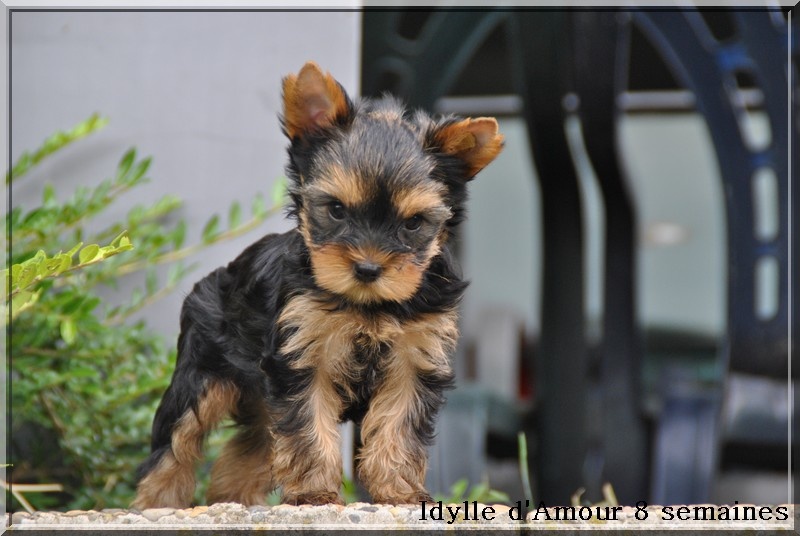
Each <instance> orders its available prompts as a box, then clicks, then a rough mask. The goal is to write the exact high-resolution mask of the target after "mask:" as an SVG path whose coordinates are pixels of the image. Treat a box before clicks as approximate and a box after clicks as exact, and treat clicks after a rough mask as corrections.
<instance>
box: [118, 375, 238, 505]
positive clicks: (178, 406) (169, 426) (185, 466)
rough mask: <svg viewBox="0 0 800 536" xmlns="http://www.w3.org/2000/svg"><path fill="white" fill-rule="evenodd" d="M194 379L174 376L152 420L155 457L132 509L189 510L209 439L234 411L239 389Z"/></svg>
mask: <svg viewBox="0 0 800 536" xmlns="http://www.w3.org/2000/svg"><path fill="white" fill-rule="evenodd" d="M192 379H194V380H195V382H191V381H187V378H180V376H179V375H177V374H176V377H173V381H172V385H170V387H169V389H168V390H167V392H166V394H165V395H164V398H163V400H162V401H161V405H160V406H159V408H158V411H157V412H156V417H155V420H154V422H153V442H152V453H151V454H150V456H149V457H148V458H147V460H145V462H144V463H143V464H142V465H141V467H140V468H139V475H138V476H139V484H138V486H137V490H136V499H135V500H134V502H133V504H132V506H133V508H137V509H139V510H143V509H145V508H156V507H172V508H186V507H188V506H190V505H191V503H192V499H193V497H194V491H195V465H196V463H197V461H198V460H200V458H201V457H202V451H203V442H204V440H205V437H206V436H207V435H208V433H209V432H210V431H211V430H213V429H214V427H215V426H216V425H217V424H218V423H219V421H221V420H222V419H223V418H225V417H226V416H227V415H230V414H231V413H233V411H234V409H235V407H236V402H237V399H238V397H239V391H238V389H236V387H235V386H234V385H233V384H232V383H230V382H228V381H225V380H220V379H216V378H210V377H208V378H205V379H200V380H201V381H200V382H196V381H197V380H198V378H192ZM198 383H199V385H198Z"/></svg>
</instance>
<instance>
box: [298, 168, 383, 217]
mask: <svg viewBox="0 0 800 536" xmlns="http://www.w3.org/2000/svg"><path fill="white" fill-rule="evenodd" d="M309 188H312V189H316V190H320V191H322V192H324V193H326V194H328V195H330V196H331V197H334V198H336V199H338V200H339V201H341V202H342V204H344V205H345V206H346V207H348V208H352V207H357V206H358V205H362V204H365V203H368V202H369V196H370V193H371V192H370V191H369V188H368V185H367V183H366V181H364V180H362V179H360V178H359V177H357V176H355V175H353V174H352V173H348V172H347V171H345V170H344V169H342V168H341V167H339V166H329V167H328V168H327V169H326V170H325V171H324V172H323V174H322V175H321V176H320V177H319V178H318V179H317V180H316V181H315V182H314V183H313V184H312V185H311V186H310V187H309Z"/></svg>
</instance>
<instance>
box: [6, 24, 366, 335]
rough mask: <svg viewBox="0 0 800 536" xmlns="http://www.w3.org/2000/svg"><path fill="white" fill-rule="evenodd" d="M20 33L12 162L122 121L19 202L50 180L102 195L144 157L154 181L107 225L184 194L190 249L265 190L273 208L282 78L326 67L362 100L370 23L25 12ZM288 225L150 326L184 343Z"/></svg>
mask: <svg viewBox="0 0 800 536" xmlns="http://www.w3.org/2000/svg"><path fill="white" fill-rule="evenodd" d="M11 32H12V40H11V46H12V48H11V61H12V70H11V91H12V95H11V115H12V118H11V121H12V129H11V143H12V147H11V149H12V151H11V152H12V154H11V158H12V160H16V159H17V158H18V156H19V155H20V153H21V152H22V151H23V150H31V149H35V148H36V147H38V146H39V145H40V144H41V142H42V141H43V140H44V139H45V138H46V137H47V136H49V135H50V134H51V133H53V132H54V131H55V130H57V129H67V128H70V127H72V126H73V125H75V124H77V123H78V122H80V121H81V120H83V119H86V118H87V117H89V116H90V115H91V114H92V113H94V112H99V113H100V114H102V115H103V116H106V117H108V118H109V119H110V123H109V124H108V126H106V128H105V129H104V130H102V131H101V132H100V133H97V134H94V135H92V136H91V137H90V138H88V139H85V140H82V141H80V142H78V143H77V144H75V145H73V146H71V147H69V148H67V149H65V150H64V151H63V152H62V153H59V154H57V155H55V156H53V157H52V158H50V159H48V160H46V161H45V162H43V163H42V165H41V166H40V167H39V168H36V169H35V170H34V171H33V172H32V173H31V174H30V176H28V177H26V178H25V179H24V180H21V181H20V184H18V185H15V187H14V188H13V190H12V202H13V204H14V205H15V206H16V205H19V204H21V205H23V206H28V207H30V205H31V203H34V202H37V201H38V199H39V198H40V195H41V194H40V192H41V189H42V187H43V185H44V183H45V182H46V181H50V182H52V183H53V184H54V186H55V187H56V190H57V192H58V193H59V195H61V196H64V197H66V196H68V195H70V194H71V192H72V191H73V190H74V188H75V187H76V186H77V185H81V184H97V183H98V182H100V181H101V180H103V179H105V178H107V177H109V176H111V175H112V174H113V173H114V171H115V169H116V165H117V163H118V161H119V159H120V157H121V156H122V154H123V153H124V152H125V151H126V150H127V149H128V148H129V147H131V146H136V147H137V148H138V150H139V154H140V155H151V156H152V157H153V164H152V166H151V168H150V172H149V176H150V177H151V178H152V179H153V180H152V182H151V183H150V184H148V185H146V186H144V187H140V188H137V189H135V190H133V191H132V192H130V193H128V194H126V195H125V196H124V199H123V200H121V201H120V202H119V203H120V205H119V206H116V205H115V206H114V207H113V210H112V211H110V212H111V213H109V214H107V215H105V216H104V217H103V218H102V219H101V221H100V223H103V222H105V223H109V222H111V221H114V220H116V219H117V218H118V217H120V216H121V215H123V214H124V211H125V210H126V208H127V207H129V206H131V205H133V204H136V203H147V202H152V201H155V200H156V199H158V198H159V197H160V196H162V195H164V194H167V193H170V194H175V195H177V196H178V197H180V198H181V199H183V200H184V201H185V204H184V206H183V208H182V209H181V210H180V216H181V217H184V218H186V219H187V220H188V223H189V226H190V232H189V234H188V237H189V240H188V241H189V242H192V241H196V240H197V239H198V238H199V235H200V231H201V229H202V226H203V225H204V223H205V222H206V221H207V220H208V218H209V217H210V216H211V215H212V213H214V212H220V213H221V215H222V219H223V221H225V220H226V215H227V210H228V207H229V206H230V203H231V202H233V201H234V200H240V201H241V202H242V205H243V208H244V209H245V214H249V212H248V211H249V207H250V202H251V199H252V198H253V196H254V195H255V193H256V192H264V193H265V195H266V197H267V199H269V193H270V191H271V189H272V185H273V183H274V181H275V180H276V179H277V178H278V177H280V176H281V175H283V167H284V163H285V147H286V144H287V141H286V139H285V138H284V137H283V135H282V134H281V132H280V126H279V123H278V118H277V116H278V113H279V110H280V105H281V103H280V91H281V89H280V82H281V77H282V76H284V75H286V74H288V73H291V72H297V71H298V70H299V69H300V67H301V66H302V65H303V63H304V62H305V61H306V60H309V59H313V60H315V61H316V62H318V63H319V64H320V65H321V66H322V67H323V68H324V69H327V70H329V71H330V72H331V73H332V74H333V75H334V76H335V77H336V78H337V79H338V80H339V81H340V82H341V83H342V84H343V85H344V86H345V88H346V89H347V90H348V92H350V93H351V94H356V93H357V90H358V86H359V72H360V46H361V43H360V39H361V37H360V35H361V30H360V14H359V13H357V12H250V13H240V12H216V13H215V12H206V13H203V12H63V13H57V12H51V13H47V12H16V13H13V14H12V15H11ZM288 227H289V224H288V222H286V221H283V218H282V216H279V217H276V218H274V219H273V220H271V221H269V222H267V223H266V224H264V225H263V226H262V227H261V228H260V229H258V230H256V231H254V232H252V233H250V234H249V235H247V236H245V237H242V238H240V239H237V240H235V241H231V242H227V243H225V244H219V245H217V246H215V247H213V248H212V249H210V250H206V251H204V252H203V253H202V254H201V255H199V256H197V257H196V258H192V259H190V261H191V262H197V264H198V268H197V269H196V270H195V271H194V272H193V274H191V275H190V276H189V277H188V278H187V280H186V281H185V282H184V284H183V285H182V287H181V289H179V292H176V293H175V294H173V295H172V296H171V297H169V298H167V299H166V300H164V301H162V302H159V304H158V305H157V306H155V307H150V308H149V309H148V310H146V311H144V312H143V314H144V316H145V317H147V318H148V321H149V323H150V325H151V326H153V327H154V328H156V329H158V330H160V331H162V332H163V333H165V334H168V335H174V334H175V333H177V330H178V311H179V308H180V303H181V301H182V299H183V295H185V293H187V292H188V291H189V290H190V289H191V286H192V284H193V283H194V281H195V280H197V279H199V278H200V277H201V276H203V275H205V274H206V273H207V272H209V271H211V270H213V269H214V268H216V267H218V266H220V265H223V264H226V263H227V262H229V261H230V260H232V259H233V258H234V257H235V256H236V255H237V254H238V253H239V252H240V251H241V250H242V249H244V248H245V247H246V246H247V245H248V244H250V243H251V242H253V241H255V240H256V239H257V238H258V237H259V236H261V235H263V234H266V233H267V232H273V231H283V230H285V229H287V228H288ZM67 247H69V246H67ZM121 291H122V292H130V285H123V287H122V288H121Z"/></svg>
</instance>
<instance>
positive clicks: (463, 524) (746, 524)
mask: <svg viewBox="0 0 800 536" xmlns="http://www.w3.org/2000/svg"><path fill="white" fill-rule="evenodd" d="M434 506H435V505H434ZM456 506H460V507H461V509H460V510H459V511H457V512H456V510H455V508H456ZM701 506H703V505H696V506H689V507H685V508H686V510H685V511H683V514H680V511H679V508H680V507H678V506H673V507H671V508H672V509H671V510H664V509H662V507H660V506H654V505H650V506H647V507H646V508H645V509H639V510H637V509H636V508H634V507H625V508H620V509H619V510H618V511H617V512H616V513H614V512H609V511H606V510H605V509H602V510H601V511H600V512H598V511H597V507H591V508H589V507H586V508H588V509H576V510H574V516H573V511H571V510H563V509H555V508H548V509H547V515H545V510H544V509H540V510H538V511H536V510H534V511H531V512H530V513H529V514H528V519H527V520H526V522H524V523H523V522H520V521H514V520H512V516H515V515H516V514H517V513H518V511H516V510H514V509H513V508H509V507H508V506H504V505H489V506H486V505H482V504H478V505H473V504H472V503H470V505H469V509H470V515H469V517H470V519H467V520H465V519H464V515H463V510H464V505H463V504H461V505H452V506H450V508H451V509H452V511H453V512H456V516H455V519H453V518H452V516H451V515H450V514H449V513H448V510H447V505H445V506H444V508H443V509H442V515H443V519H442V520H432V519H430V517H431V514H430V510H429V509H430V505H428V512H427V513H426V518H427V519H425V520H422V519H421V517H422V508H421V507H420V506H419V505H416V506H412V505H406V506H389V505H379V504H367V503H354V504H350V505H347V506H336V505H327V506H289V505H279V506H251V507H245V506H242V505H240V504H233V503H225V504H215V505H212V506H198V507H195V508H189V509H185V510H176V509H174V508H153V509H148V510H144V511H142V512H139V511H136V510H122V509H107V510H100V511H94V510H89V511H80V510H73V511H70V512H36V513H34V514H28V513H26V512H15V513H14V514H13V516H11V523H12V528H13V529H16V530H24V529H38V530H42V529H72V530H76V529H77V530H79V529H81V528H103V527H106V528H109V529H112V528H127V529H140V528H141V529H155V528H171V529H191V528H203V529H207V528H214V527H220V528H235V527H247V528H251V529H256V530H261V529H269V528H287V529H288V528H304V529H311V528H323V527H328V528H332V527H335V528H345V529H348V528H349V529H357V528H375V527H385V528H397V529H422V528H424V529H436V528H448V527H449V528H455V527H458V528H468V527H474V528H493V529H494V528H497V529H499V528H508V529H515V530H520V529H522V528H523V527H524V528H527V529H541V530H552V529H554V528H560V529H565V528H576V529H580V528H592V529H620V528H624V529H635V528H643V529H651V528H657V529H676V528H677V529H700V528H704V529H728V530H742V529H756V530H775V529H792V528H793V527H794V526H795V523H796V522H797V519H796V517H795V515H796V514H797V512H795V509H794V508H793V507H792V506H785V508H786V510H785V512H786V513H787V514H788V519H787V520H786V521H776V520H775V519H774V513H775V512H776V507H775V506H769V507H762V506H757V507H756V508H755V511H757V512H761V513H762V514H763V515H762V517H773V519H772V520H757V521H724V520H719V519H717V518H716V517H717V516H719V512H720V508H723V507H720V506H715V505H705V506H706V507H707V508H709V507H710V508H711V510H713V511H714V515H715V519H714V520H705V521H703V520H699V521H695V520H691V521H679V520H678V517H679V516H682V517H689V518H691V517H693V515H694V514H693V512H695V508H699V507H701ZM745 506H746V505H737V506H736V507H737V508H744V507H745ZM751 506H752V505H751ZM474 508H477V512H478V513H479V516H478V517H479V519H478V520H477V521H475V520H473V519H472V515H473V513H474V511H475V510H474ZM729 508H730V509H729V510H728V512H729V513H730V516H731V517H733V516H734V515H735V514H734V510H733V507H729ZM762 508H769V512H771V513H772V514H773V516H768V515H767V510H762ZM698 511H701V510H698ZM709 511H710V510H706V512H709ZM742 511H743V510H739V512H742ZM481 512H485V514H486V517H487V518H493V519H486V520H484V519H480V518H481V515H480V513H481ZM645 514H646V519H644V520H642V519H641V518H642V517H645ZM434 515H436V517H438V513H437V512H434ZM637 515H638V518H639V519H637ZM669 515H673V516H674V518H673V519H671V520H670V519H668V517H669ZM548 516H549V517H550V519H547V518H548ZM598 516H599V517H600V518H603V519H604V518H611V519H613V518H614V517H616V521H614V520H610V521H604V520H599V519H598ZM565 517H567V518H571V517H574V518H575V519H574V520H572V519H568V520H564V518H565ZM740 517H741V516H740ZM582 518H583V519H582ZM557 519H560V520H557ZM8 521H9V519H8V516H7V517H6V524H8ZM448 521H450V523H448Z"/></svg>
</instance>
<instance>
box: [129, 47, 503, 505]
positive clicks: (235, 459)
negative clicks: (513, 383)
mask: <svg viewBox="0 0 800 536" xmlns="http://www.w3.org/2000/svg"><path fill="white" fill-rule="evenodd" d="M281 119H282V126H283V131H284V133H285V134H286V136H287V137H288V138H289V140H290V142H291V145H290V146H289V149H288V153H289V162H288V165H287V168H286V171H287V175H288V177H289V179H290V186H289V195H290V199H291V203H290V209H289V212H290V215H291V216H293V217H294V218H295V219H296V221H297V226H296V228H295V229H293V230H291V231H289V232H287V233H285V234H281V235H277V234H271V235H267V236H265V237H264V238H262V239H261V240H259V241H258V242H256V243H255V244H253V245H252V246H250V247H248V248H247V249H246V250H245V251H244V252H243V253H242V254H241V255H240V256H239V257H238V258H237V259H236V260H234V261H233V262H232V263H230V264H229V265H228V266H227V267H224V268H219V269H217V270H216V271H214V272H212V273H211V274H209V275H208V276H207V277H205V278H204V279H203V280H201V281H200V282H199V283H197V284H196V285H195V287H194V289H193V290H192V292H191V294H189V296H188V297H187V298H186V300H185V302H184V305H183V309H182V312H181V333H180V336H179V338H178V360H177V365H176V368H175V372H174V375H173V377H172V382H171V384H170V386H169V388H168V389H167V391H166V393H165V394H164V398H163V399H162V401H161V404H160V406H159V408H158V411H157V412H156V415H155V419H154V423H153V435H152V453H151V454H150V456H149V457H148V458H147V460H146V461H145V462H144V463H143V464H142V465H141V466H140V468H139V471H138V487H137V496H136V499H135V501H134V504H133V506H134V507H136V508H139V509H144V508H152V507H177V508H183V507H188V506H190V505H191V503H192V501H193V497H194V492H195V466H196V463H197V462H198V461H199V460H200V459H201V457H202V446H203V441H204V439H205V436H206V435H207V434H208V433H209V431H211V430H212V429H213V428H214V427H215V426H216V425H217V423H219V421H220V420H222V419H223V418H225V417H227V416H230V417H232V418H233V419H234V421H235V422H236V425H237V427H238V431H237V434H236V435H235V436H234V437H233V438H232V439H231V441H230V442H229V443H228V444H227V445H226V446H225V447H224V450H223V451H222V453H221V455H220V456H219V458H218V459H217V460H216V462H215V464H214V466H213V468H212V470H211V483H210V487H209V489H208V494H207V501H208V503H214V502H239V503H242V504H246V505H251V504H260V503H263V502H264V500H265V496H266V494H267V493H268V492H269V491H271V490H273V489H275V488H277V487H280V489H281V492H282V499H283V501H284V502H286V503H289V504H324V503H341V502H342V498H341V496H340V494H339V489H340V487H341V482H342V459H341V454H340V438H339V431H338V430H339V429H338V426H337V425H338V424H339V423H341V422H343V421H347V420H353V421H355V422H356V423H358V424H360V430H361V443H362V447H361V449H360V452H359V453H358V457H357V463H358V477H359V479H360V480H361V482H362V483H363V485H364V486H365V488H366V489H367V490H368V491H369V493H370V495H371V496H372V499H373V501H374V502H376V503H391V504H399V503H416V502H418V501H422V500H430V495H429V494H428V492H427V491H426V490H425V487H424V481H425V472H426V466H427V454H426V447H427V446H428V445H430V443H431V440H432V436H433V430H434V420H435V417H436V414H437V412H438V410H439V408H440V407H441V405H442V403H443V402H444V398H443V392H444V390H445V389H447V388H448V387H450V386H451V384H452V383H453V372H452V369H451V367H450V364H449V356H450V354H451V353H452V351H453V349H454V347H455V344H456V339H457V337H458V329H457V311H456V309H457V305H458V303H459V300H460V298H461V296H462V294H463V292H464V289H465V287H466V283H464V282H463V281H462V280H461V278H460V276H459V272H458V269H457V267H456V266H455V264H454V261H453V259H452V256H451V254H450V252H449V250H448V238H449V237H450V236H451V235H452V233H453V231H454V230H455V228H456V226H457V225H458V224H459V223H460V222H461V221H462V219H463V217H464V203H465V200H466V185H467V182H469V181H470V180H471V179H472V178H473V177H474V176H475V174H477V173H478V172H479V171H480V170H481V169H482V168H483V167H484V166H486V165H487V164H489V163H490V162H491V161H492V160H493V159H494V158H495V157H496V156H497V155H498V153H499V152H500V150H501V148H502V145H503V137H502V135H500V134H499V133H498V127H497V122H496V121H495V120H494V119H492V118H478V119H456V118H452V117H447V118H442V119H433V118H431V117H430V116H429V115H427V114H426V113H424V112H421V111H408V110H405V109H404V108H403V107H402V106H401V105H400V103H398V101H396V100H395V99H393V98H391V97H384V98H382V99H379V100H368V99H363V100H361V101H360V102H357V103H354V102H353V101H351V99H350V98H349V97H348V96H347V94H346V93H345V91H344V89H343V88H342V86H341V85H340V84H339V83H338V82H336V80H334V79H333V78H332V77H331V75H330V74H327V73H324V72H323V71H321V70H320V68H319V67H318V66H317V65H316V64H314V63H313V62H308V63H306V64H305V65H304V66H303V68H302V69H301V70H300V72H299V74H297V75H290V76H287V77H286V78H284V80H283V116H282V118H281Z"/></svg>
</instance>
